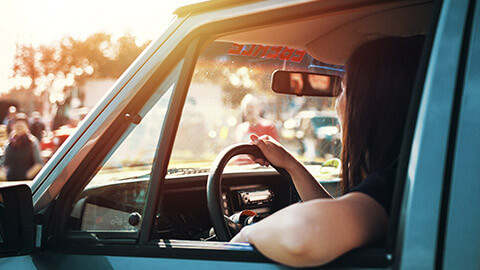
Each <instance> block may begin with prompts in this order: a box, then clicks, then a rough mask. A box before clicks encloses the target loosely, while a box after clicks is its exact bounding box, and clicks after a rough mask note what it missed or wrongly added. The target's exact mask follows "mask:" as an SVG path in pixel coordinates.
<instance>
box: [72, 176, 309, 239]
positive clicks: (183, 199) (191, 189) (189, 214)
mask: <svg viewBox="0 0 480 270" xmlns="http://www.w3.org/2000/svg"><path fill="white" fill-rule="evenodd" d="M206 182H207V175H206V174H204V175H195V176H182V177H175V178H168V179H166V180H165V185H164V191H163V196H162V198H161V204H160V206H159V207H158V210H157V214H156V217H155V225H154V236H153V237H154V238H155V239H183V240H205V239H209V238H211V237H210V236H211V232H210V231H211V228H212V225H211V222H210V217H209V213H208V208H207V197H206ZM148 183H149V180H148V178H145V179H138V180H127V181H122V182H114V183H109V184H106V185H102V186H97V187H91V188H88V189H86V190H85V191H84V192H83V193H82V195H81V197H80V199H79V200H77V203H76V204H75V205H74V207H73V210H72V211H71V214H70V218H69V220H68V221H67V223H66V224H67V229H68V230H73V231H110V230H116V231H118V230H122V231H138V229H139V227H140V222H141V215H142V213H143V212H144V211H143V208H144V206H145V200H146V194H147V189H148ZM298 201H299V197H298V195H297V194H296V191H295V189H294V187H293V184H292V183H290V182H289V181H287V180H285V179H284V178H283V177H281V176H280V175H278V174H277V173H276V172H274V171H272V172H260V173H256V172H255V173H251V172H250V173H235V174H226V175H224V176H223V178H222V207H223V210H224V214H225V215H226V216H230V215H232V214H235V213H238V212H241V211H243V210H251V211H254V212H255V213H256V214H257V215H258V216H259V218H264V217H266V216H268V215H270V214H272V213H274V212H275V211H277V210H279V209H281V208H283V207H285V206H288V205H290V204H292V203H295V202H298ZM132 217H133V219H132ZM132 220H134V221H136V222H134V223H132Z"/></svg>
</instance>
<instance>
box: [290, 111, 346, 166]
mask: <svg viewBox="0 0 480 270" xmlns="http://www.w3.org/2000/svg"><path fill="white" fill-rule="evenodd" d="M281 135H282V139H284V140H286V141H287V142H286V143H287V144H288V143H289V142H288V141H292V140H294V141H296V142H297V143H298V145H299V152H300V154H302V155H305V156H306V158H307V159H309V160H311V161H312V162H314V161H315V160H317V161H318V162H320V163H321V162H323V161H325V160H326V159H329V158H333V157H339V156H340V151H341V147H342V144H341V131H340V125H339V123H338V118H337V115H336V113H335V112H334V111H301V112H299V113H298V114H297V115H295V116H294V117H292V118H290V119H288V120H286V121H285V122H284V123H283V126H282V129H281Z"/></svg>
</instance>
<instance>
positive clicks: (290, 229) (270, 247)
mask: <svg viewBox="0 0 480 270" xmlns="http://www.w3.org/2000/svg"><path fill="white" fill-rule="evenodd" d="M387 224H388V216H387V214H386V212H385V210H384V209H383V207H382V206H381V205H380V204H379V203H378V202H376V201H375V200H374V199H372V198H371V197H369V196H368V195H366V194H363V193H359V192H352V193H349V194H347V195H345V196H342V197H340V198H338V199H336V200H325V199H318V200H311V201H308V202H305V203H300V204H294V205H291V206H289V207H286V208H284V209H282V210H280V211H278V212H276V213H275V214H273V215H271V216H269V217H267V218H265V219H264V220H262V221H260V222H258V223H255V224H253V225H250V226H247V227H244V228H243V229H242V230H241V231H240V233H238V234H237V235H236V236H235V237H234V238H233V239H232V242H249V243H251V244H253V245H254V246H255V247H256V248H257V249H258V250H259V251H260V252H261V253H262V254H264V255H265V256H266V257H268V258H270V259H272V260H274V261H277V262H279V263H282V264H286V265H290V266H297V267H298V266H316V265H322V264H325V263H327V262H330V261H332V260H333V259H335V258H337V257H339V256H340V255H342V254H344V253H346V252H348V251H350V250H352V249H354V248H357V247H361V246H364V245H367V244H370V243H374V242H376V241H379V240H382V239H383V237H384V236H385V233H386V229H387Z"/></svg>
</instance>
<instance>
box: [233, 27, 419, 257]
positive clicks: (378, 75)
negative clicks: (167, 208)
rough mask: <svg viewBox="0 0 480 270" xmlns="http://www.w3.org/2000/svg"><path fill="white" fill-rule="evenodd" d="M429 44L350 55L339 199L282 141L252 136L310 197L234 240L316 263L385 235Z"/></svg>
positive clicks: (363, 49) (389, 41) (340, 101)
mask: <svg viewBox="0 0 480 270" xmlns="http://www.w3.org/2000/svg"><path fill="white" fill-rule="evenodd" d="M422 44H423V37H422V36H413V37H407V38H405V37H387V38H382V39H378V40H374V41H370V42H368V43H365V44H363V45H361V46H359V47H358V48H357V49H356V50H355V51H354V52H353V53H352V55H351V56H350V58H349V60H348V61H347V76H346V78H344V81H343V84H342V88H343V90H344V91H343V92H342V93H341V94H340V95H339V96H338V97H337V102H336V110H337V114H338V117H339V119H340V122H341V126H342V132H343V149H342V161H343V167H342V189H343V192H344V195H342V196H340V197H338V198H336V199H332V198H331V197H330V195H329V194H328V193H327V192H326V191H325V190H324V189H323V188H322V186H321V185H319V184H318V182H317V181H316V180H315V179H314V177H313V176H312V175H311V174H310V173H309V172H308V171H307V170H306V168H305V167H304V166H303V165H302V164H301V163H300V162H299V161H298V160H297V159H296V158H295V157H294V156H293V155H291V154H290V153H289V152H288V151H287V150H285V148H283V147H282V146H281V145H280V144H279V143H278V142H276V141H275V140H273V139H272V138H270V137H268V136H262V137H258V136H256V135H251V139H252V143H253V144H255V145H257V146H258V147H259V148H260V149H261V150H262V152H263V154H264V155H265V157H266V158H267V159H268V160H269V162H270V163H272V164H275V165H276V166H278V167H283V168H285V169H286V170H287V171H288V172H289V173H290V175H291V176H292V179H293V180H294V183H295V186H296V188H297V190H298V192H299V194H300V196H301V197H302V200H303V203H299V204H295V205H291V206H289V207H286V208H284V209H282V210H280V211H278V212H276V213H275V214H273V215H271V216H269V217H267V218H265V219H264V220H262V221H260V222H258V223H256V224H254V225H251V226H247V227H245V228H243V229H242V230H241V231H240V233H239V234H237V235H236V236H235V237H234V238H233V239H232V241H233V242H250V243H252V244H253V245H255V246H256V247H257V248H258V250H259V251H260V252H262V253H263V254H264V255H266V256H267V257H269V258H271V259H273V260H275V261H278V262H280V263H283V264H287V265H291V266H314V265H321V264H324V263H327V262H329V261H331V260H333V259H335V258H337V257H338V256H340V255H342V254H344V253H346V252H348V251H350V250H352V249H354V248H358V247H361V246H365V245H369V244H375V243H381V242H382V241H383V240H384V238H385V236H386V231H387V227H388V221H389V210H390V205H391V199H392V194H393V180H394V175H395V169H396V162H397V159H398V156H399V153H400V144H401V141H402V134H403V128H404V125H405V119H406V116H407V112H408V107H409V101H410V96H411V91H412V88H413V83H414V80H415V75H416V71H417V68H418V63H419V59H420V55H421V50H422ZM255 162H257V163H259V164H262V165H268V164H269V162H267V161H266V160H263V159H256V160H255Z"/></svg>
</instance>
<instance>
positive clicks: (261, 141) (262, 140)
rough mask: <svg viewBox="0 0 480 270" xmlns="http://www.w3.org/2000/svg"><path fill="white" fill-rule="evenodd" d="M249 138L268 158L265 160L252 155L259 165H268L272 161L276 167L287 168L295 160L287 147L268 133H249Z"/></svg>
mask: <svg viewBox="0 0 480 270" xmlns="http://www.w3.org/2000/svg"><path fill="white" fill-rule="evenodd" d="M250 140H252V144H254V145H256V146H258V148H260V150H261V151H262V153H263V155H264V156H265V157H266V158H267V159H268V161H267V160H265V159H263V158H256V157H252V160H253V161H255V162H256V163H258V164H260V165H263V166H268V165H270V163H272V164H273V165H275V166H277V167H281V168H285V169H287V170H288V167H289V166H290V165H292V163H293V162H295V160H296V159H295V158H294V157H293V156H292V154H290V152H288V151H287V149H285V148H284V147H283V146H282V145H281V144H280V143H279V142H277V141H276V140H275V139H273V138H272V137H270V136H268V135H263V136H260V137H258V136H257V135H256V134H251V135H250Z"/></svg>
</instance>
